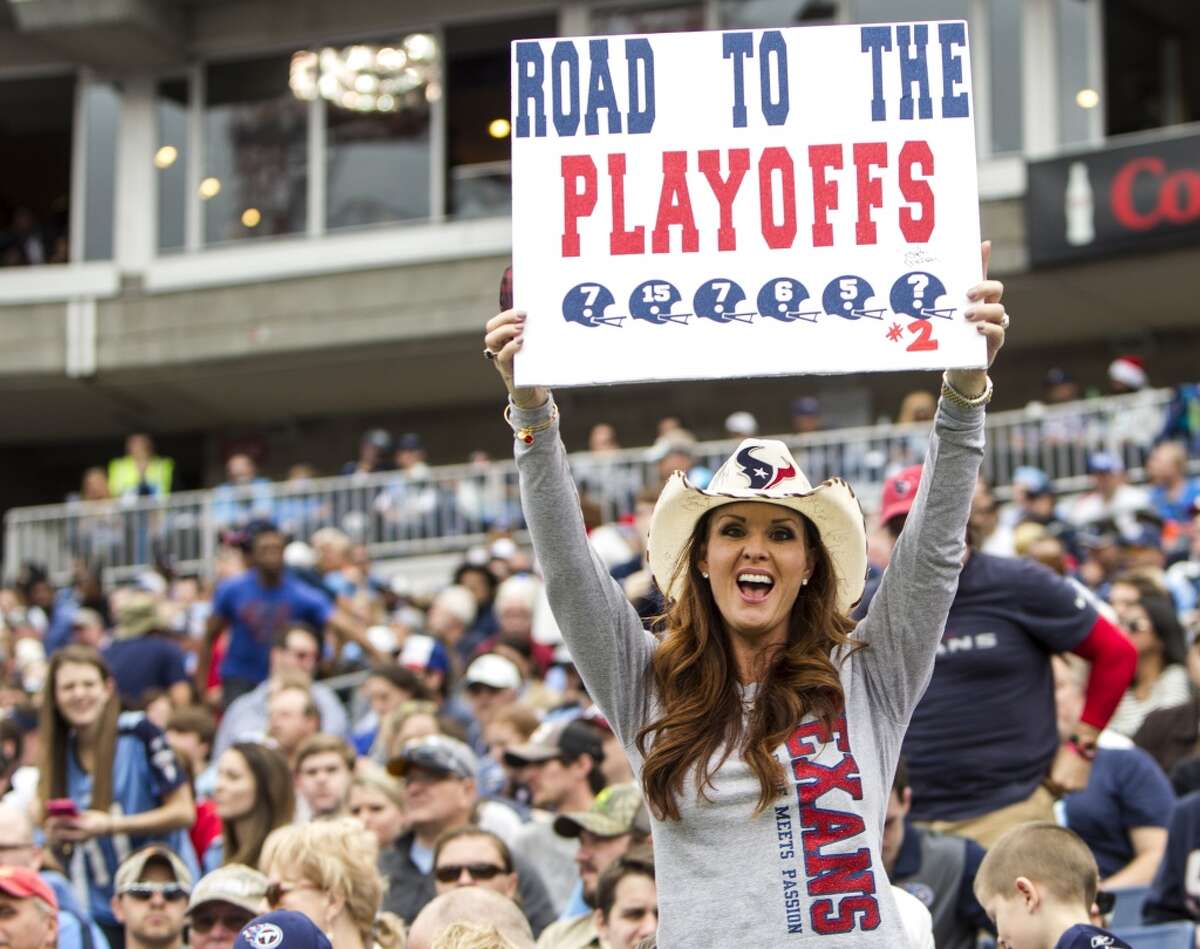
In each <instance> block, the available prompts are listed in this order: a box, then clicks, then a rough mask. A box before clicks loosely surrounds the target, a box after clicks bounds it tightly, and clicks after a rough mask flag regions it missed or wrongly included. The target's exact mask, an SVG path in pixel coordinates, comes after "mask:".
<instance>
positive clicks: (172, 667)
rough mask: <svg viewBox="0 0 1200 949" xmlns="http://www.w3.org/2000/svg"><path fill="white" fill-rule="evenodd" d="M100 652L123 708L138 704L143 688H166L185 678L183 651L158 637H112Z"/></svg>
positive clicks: (144, 689)
mask: <svg viewBox="0 0 1200 949" xmlns="http://www.w3.org/2000/svg"><path fill="white" fill-rule="evenodd" d="M103 655H104V659H105V661H106V662H107V663H108V665H109V667H110V668H111V669H112V672H113V678H114V679H116V680H117V691H118V692H119V693H120V695H121V701H122V702H123V703H124V704H125V706H126V708H133V707H136V706H138V705H140V704H141V702H142V696H144V695H145V694H146V690H147V689H169V688H170V687H171V686H173V685H174V684H175V683H176V682H183V681H184V680H186V679H187V670H186V669H185V668H184V655H183V650H182V649H180V648H179V647H178V646H177V645H176V644H175V643H173V642H171V641H170V640H169V639H164V638H163V637H161V636H155V635H153V634H151V635H149V636H139V637H137V638H136V639H116V640H113V642H112V643H110V644H109V645H108V647H107V648H105V649H104V652H103Z"/></svg>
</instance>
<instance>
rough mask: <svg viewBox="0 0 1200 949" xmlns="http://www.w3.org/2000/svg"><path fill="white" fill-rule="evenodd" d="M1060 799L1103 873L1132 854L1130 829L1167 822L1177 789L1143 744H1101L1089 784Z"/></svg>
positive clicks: (1069, 823) (1110, 872)
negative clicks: (1120, 746)
mask: <svg viewBox="0 0 1200 949" xmlns="http://www.w3.org/2000/svg"><path fill="white" fill-rule="evenodd" d="M1063 804H1064V805H1065V807H1066V825H1067V826H1068V827H1070V828H1071V830H1073V831H1075V833H1077V834H1078V835H1079V836H1080V837H1082V838H1083V840H1084V843H1086V844H1087V845H1088V847H1090V848H1091V851H1092V854H1093V855H1094V856H1095V857H1096V863H1097V864H1098V865H1099V866H1100V876H1101V877H1102V878H1103V877H1110V876H1112V875H1113V874H1114V873H1116V872H1117V871H1118V870H1120V869H1121V868H1122V867H1124V866H1125V865H1126V864H1128V863H1129V861H1130V860H1132V859H1133V858H1134V856H1135V854H1134V849H1133V844H1132V843H1131V842H1130V840H1129V831H1131V830H1132V829H1133V828H1134V827H1166V826H1167V821H1168V820H1169V819H1170V817H1171V809H1172V808H1173V807H1174V806H1175V792H1174V791H1173V790H1172V789H1171V782H1170V781H1169V780H1167V776H1166V775H1165V774H1163V771H1162V768H1160V767H1159V766H1158V763H1157V762H1155V760H1154V759H1153V758H1151V757H1150V756H1149V755H1148V754H1146V752H1144V751H1142V749H1141V748H1100V749H1098V750H1097V751H1096V760H1095V762H1094V763H1093V764H1092V775H1091V777H1090V778H1088V784H1087V787H1086V788H1084V789H1083V790H1082V791H1078V792H1076V793H1075V794H1068V795H1067V796H1066V798H1065V799H1064V800H1063Z"/></svg>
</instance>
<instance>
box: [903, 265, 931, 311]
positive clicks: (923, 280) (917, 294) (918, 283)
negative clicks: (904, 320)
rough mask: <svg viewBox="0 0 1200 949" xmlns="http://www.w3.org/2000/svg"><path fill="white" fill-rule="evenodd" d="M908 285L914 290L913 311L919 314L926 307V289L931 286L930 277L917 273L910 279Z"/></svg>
mask: <svg viewBox="0 0 1200 949" xmlns="http://www.w3.org/2000/svg"><path fill="white" fill-rule="evenodd" d="M908 283H909V285H910V286H911V287H912V288H913V309H914V310H916V311H917V313H918V314H919V313H920V312H921V310H922V308H924V306H925V288H926V287H928V286H929V276H928V275H927V274H923V273H915V274H913V275H912V276H911V277H909V278H908Z"/></svg>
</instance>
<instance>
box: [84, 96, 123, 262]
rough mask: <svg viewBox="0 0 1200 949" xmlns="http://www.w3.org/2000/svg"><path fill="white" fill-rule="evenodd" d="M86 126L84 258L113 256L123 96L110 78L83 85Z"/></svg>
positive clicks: (101, 258)
mask: <svg viewBox="0 0 1200 949" xmlns="http://www.w3.org/2000/svg"><path fill="white" fill-rule="evenodd" d="M82 108H83V129H84V132H83V134H84V139H85V145H86V149H85V151H86V154H85V157H84V168H85V170H86V172H87V183H86V185H85V186H84V198H83V209H84V210H83V259H84V260H112V259H113V224H114V221H115V217H116V215H115V211H114V209H113V202H114V200H115V194H116V184H117V130H118V126H119V125H120V119H121V99H120V96H119V95H118V92H117V89H116V87H114V86H113V84H112V83H107V82H87V83H86V84H85V85H84V87H83V98H82Z"/></svg>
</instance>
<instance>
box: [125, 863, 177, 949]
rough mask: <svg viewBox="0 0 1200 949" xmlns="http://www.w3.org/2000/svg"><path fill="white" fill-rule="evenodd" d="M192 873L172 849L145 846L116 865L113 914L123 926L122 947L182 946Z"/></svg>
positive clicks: (165, 948) (154, 948)
mask: <svg viewBox="0 0 1200 949" xmlns="http://www.w3.org/2000/svg"><path fill="white" fill-rule="evenodd" d="M191 890H192V875H191V873H189V872H188V868H187V867H186V866H184V863H183V861H182V860H180V859H179V857H177V856H176V855H175V853H174V852H173V851H171V850H170V849H168V848H167V847H164V846H162V845H161V844H155V845H152V846H150V847H145V848H143V849H141V850H139V851H138V852H137V853H135V854H133V855H132V856H130V857H127V858H126V859H125V862H124V863H122V864H121V866H120V867H118V868H117V877H116V882H115V885H114V887H113V900H112V908H113V915H114V916H116V917H117V920H118V921H119V922H120V923H121V924H122V925H123V926H124V927H125V949H183V925H184V914H185V913H186V911H187V904H188V895H189V894H190V893H191Z"/></svg>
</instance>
